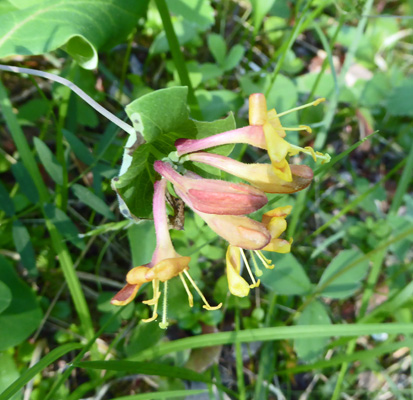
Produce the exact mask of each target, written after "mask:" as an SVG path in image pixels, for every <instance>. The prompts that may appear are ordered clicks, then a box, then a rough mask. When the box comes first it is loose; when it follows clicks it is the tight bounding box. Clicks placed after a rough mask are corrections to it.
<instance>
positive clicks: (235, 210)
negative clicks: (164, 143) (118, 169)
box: [154, 161, 268, 215]
mask: <svg viewBox="0 0 413 400" xmlns="http://www.w3.org/2000/svg"><path fill="white" fill-rule="evenodd" d="M154 169H155V171H156V172H158V173H159V174H160V175H162V176H163V177H164V178H166V179H167V180H169V181H170V182H172V183H173V184H174V185H175V187H178V188H179V189H180V191H181V192H183V193H185V196H187V197H188V198H189V199H190V201H191V203H192V204H193V208H194V209H195V210H197V211H200V212H203V213H206V214H220V215H244V214H250V213H252V212H254V211H257V210H259V209H260V208H261V207H263V206H264V205H265V204H267V202H268V199H267V196H266V195H265V193H264V192H262V191H261V190H259V189H257V188H254V187H252V186H250V185H246V184H243V183H238V184H237V183H232V182H226V181H221V180H218V179H193V178H190V177H188V176H182V175H180V174H178V173H177V172H176V171H175V170H174V169H173V168H172V166H171V165H170V164H168V163H166V162H162V161H156V162H155V163H154Z"/></svg>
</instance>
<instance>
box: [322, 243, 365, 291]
mask: <svg viewBox="0 0 413 400" xmlns="http://www.w3.org/2000/svg"><path fill="white" fill-rule="evenodd" d="M362 255H363V254H362V253H361V252H360V251H359V250H343V251H341V252H340V253H339V254H338V255H337V256H336V257H335V258H334V259H333V261H331V263H330V264H329V265H328V267H327V268H326V269H325V271H324V273H323V275H322V276H321V279H320V282H319V283H318V286H317V289H316V290H321V292H320V294H321V295H322V296H324V297H329V298H333V299H345V298H347V297H350V296H351V295H352V294H353V293H354V292H355V291H356V290H357V289H358V288H359V287H360V286H361V281H362V280H363V278H364V276H365V275H366V273H367V270H368V267H369V263H368V261H367V260H364V261H362V262H360V263H357V265H355V266H354V267H352V268H350V269H349V268H346V267H347V266H351V263H352V262H354V261H355V260H356V259H358V258H360V257H361V256H362Z"/></svg>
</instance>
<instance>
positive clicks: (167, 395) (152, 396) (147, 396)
mask: <svg viewBox="0 0 413 400" xmlns="http://www.w3.org/2000/svg"><path fill="white" fill-rule="evenodd" d="M206 391H207V390H205V389H195V390H187V389H185V390H168V391H160V392H159V391H158V392H151V393H143V394H135V395H132V396H122V397H116V399H112V400H158V399H160V400H164V399H175V398H177V397H180V398H185V399H187V398H188V396H195V395H198V394H202V393H205V392H206Z"/></svg>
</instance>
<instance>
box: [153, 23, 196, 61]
mask: <svg viewBox="0 0 413 400" xmlns="http://www.w3.org/2000/svg"><path fill="white" fill-rule="evenodd" d="M172 25H173V28H174V31H175V34H176V36H177V38H178V42H179V44H180V45H184V44H185V43H188V42H189V41H191V40H192V39H193V38H194V37H196V35H197V29H196V26H195V25H193V24H191V23H190V22H189V21H186V20H184V21H179V20H178V21H177V20H175V21H173V23H172ZM167 51H169V43H168V39H167V37H166V34H165V31H162V32H161V33H159V35H158V36H156V38H155V40H154V41H153V42H152V45H151V47H150V49H149V53H150V54H159V53H166V52H167Z"/></svg>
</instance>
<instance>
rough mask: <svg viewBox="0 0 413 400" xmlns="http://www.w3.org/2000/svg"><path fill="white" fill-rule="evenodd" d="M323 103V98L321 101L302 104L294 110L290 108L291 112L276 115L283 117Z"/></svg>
mask: <svg viewBox="0 0 413 400" xmlns="http://www.w3.org/2000/svg"><path fill="white" fill-rule="evenodd" d="M323 101H326V99H325V98H324V97H322V98H321V99H317V100H314V101H312V102H311V103H307V104H304V105H302V106H299V107H294V108H292V109H291V110H288V111H284V112H282V113H279V114H277V117H282V116H283V115H287V114H290V113H292V112H294V111H298V110H302V109H303V108H307V107H311V106H318V105H319V104H320V103H322V102H323Z"/></svg>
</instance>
